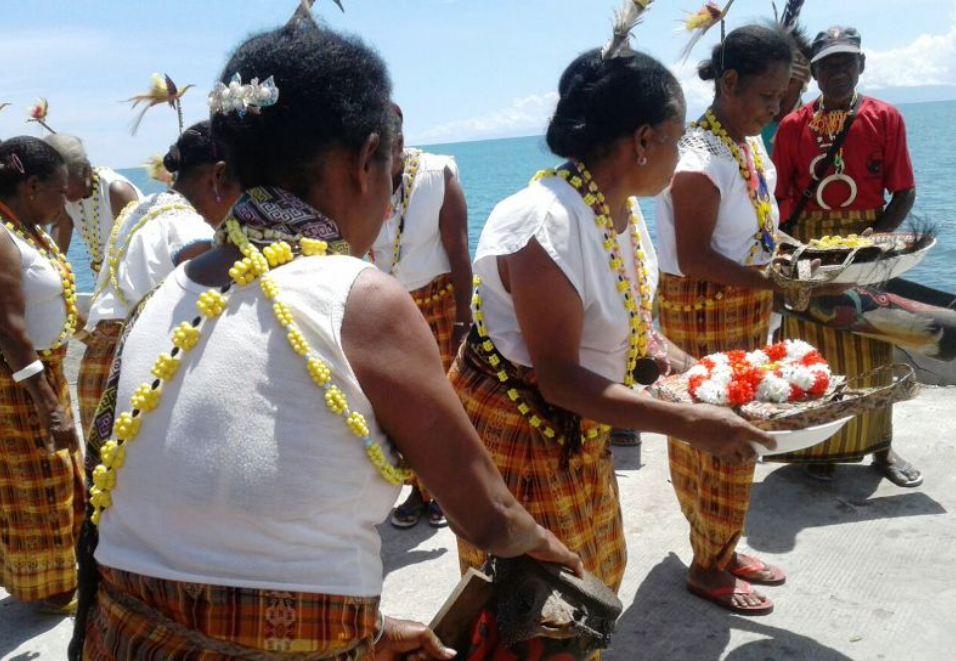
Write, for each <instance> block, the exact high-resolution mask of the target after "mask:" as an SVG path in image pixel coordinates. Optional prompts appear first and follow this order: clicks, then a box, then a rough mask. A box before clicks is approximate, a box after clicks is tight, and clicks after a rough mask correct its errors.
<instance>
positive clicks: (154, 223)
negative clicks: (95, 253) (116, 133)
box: [77, 121, 239, 432]
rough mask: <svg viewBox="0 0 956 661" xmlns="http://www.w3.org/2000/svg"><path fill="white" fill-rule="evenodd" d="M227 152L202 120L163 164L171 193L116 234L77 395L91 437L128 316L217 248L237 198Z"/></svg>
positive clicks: (152, 201)
mask: <svg viewBox="0 0 956 661" xmlns="http://www.w3.org/2000/svg"><path fill="white" fill-rule="evenodd" d="M223 158H224V156H223V154H222V148H221V147H218V148H217V146H216V144H215V142H214V141H213V139H212V136H211V135H210V131H209V122H208V121H203V122H199V123H198V124H194V125H193V126H191V127H189V128H188V129H186V131H184V132H183V134H182V135H181V136H180V137H179V140H177V141H176V143H175V144H174V145H172V146H171V147H170V149H169V153H167V154H166V156H165V158H164V163H165V165H166V169H167V170H169V171H170V172H172V173H174V174H175V177H176V179H175V181H174V183H173V186H172V188H171V189H170V190H168V191H163V192H162V193H154V194H152V195H148V196H146V197H144V198H143V199H141V200H139V201H138V202H136V203H133V204H130V205H129V206H127V207H126V209H124V210H123V212H122V213H121V214H120V216H119V217H118V218H117V219H116V223H115V224H114V226H113V230H112V231H111V232H110V236H109V241H108V242H107V249H106V253H105V263H104V265H103V268H102V269H101V270H100V273H99V276H98V278H97V281H96V289H95V290H94V294H93V301H92V303H91V304H90V312H89V315H88V317H87V322H86V331H87V333H88V336H87V338H86V340H85V343H86V351H85V352H84V353H83V360H82V362H81V363H80V374H79V378H78V380H77V394H78V396H79V400H80V421H81V423H82V425H83V427H82V428H83V430H84V432H86V431H87V430H88V429H89V426H90V424H91V423H92V422H93V417H94V414H95V412H96V407H97V405H98V404H99V401H100V397H101V396H102V394H103V389H104V388H105V387H106V379H107V377H108V376H109V371H110V365H111V364H112V362H113V354H114V352H115V350H116V342H117V340H118V339H119V334H120V331H121V330H122V326H123V321H124V320H125V319H126V317H127V315H129V313H130V312H132V311H133V310H134V309H136V306H137V304H138V303H139V302H140V300H141V299H142V298H143V297H144V296H146V294H148V293H149V292H150V291H152V289H153V288H154V287H155V286H156V285H158V284H159V283H160V282H162V281H163V279H165V278H166V276H167V275H169V274H170V273H172V271H173V269H175V268H176V267H177V266H178V265H179V264H181V263H182V262H185V261H186V260H188V259H191V258H193V257H195V256H196V255H200V254H202V253H203V252H205V251H206V250H208V249H209V248H211V247H212V239H213V234H214V232H215V228H217V227H219V224H220V223H221V222H222V219H223V218H225V216H226V214H227V213H229V209H230V208H231V207H232V205H233V203H234V202H235V201H236V199H237V198H238V197H239V187H238V185H237V184H236V183H235V182H234V181H233V180H232V178H230V177H229V176H228V175H227V174H226V164H225V163H224V162H223Z"/></svg>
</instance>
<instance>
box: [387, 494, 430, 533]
mask: <svg viewBox="0 0 956 661" xmlns="http://www.w3.org/2000/svg"><path fill="white" fill-rule="evenodd" d="M424 512H425V503H422V502H418V503H410V502H408V501H407V500H406V501H405V502H404V503H402V504H401V505H399V506H398V507H396V508H395V509H394V510H392V516H391V518H390V519H389V523H391V524H392V525H393V526H395V527H396V528H414V527H415V524H417V523H418V520H419V519H420V518H422V514H423V513H424Z"/></svg>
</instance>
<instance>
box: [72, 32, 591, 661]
mask: <svg viewBox="0 0 956 661" xmlns="http://www.w3.org/2000/svg"><path fill="white" fill-rule="evenodd" d="M221 81H222V84H220V85H217V87H216V88H215V89H214V90H213V93H212V94H211V96H210V106H211V108H212V109H213V118H212V123H213V125H212V128H213V133H214V134H215V135H217V136H220V137H221V138H222V140H223V142H224V144H225V145H226V146H227V162H228V164H229V168H230V170H231V171H233V172H235V173H236V175H237V177H238V179H239V182H240V184H241V185H242V188H243V190H244V194H243V196H242V197H241V198H240V200H239V202H238V203H237V204H236V205H235V207H234V209H233V213H232V215H231V216H230V217H229V218H227V219H226V221H225V223H224V224H223V227H222V228H221V229H220V232H219V234H218V245H217V246H216V247H215V248H214V249H213V250H211V251H209V252H207V253H205V254H203V255H201V256H199V257H197V258H195V259H193V260H191V261H189V262H188V263H186V264H184V265H181V266H180V267H179V268H178V269H177V270H176V271H175V272H174V273H173V274H172V275H171V276H170V277H169V278H167V279H166V281H165V282H164V283H163V284H162V285H161V286H160V287H159V289H158V290H157V291H156V292H155V293H154V294H153V296H152V297H151V298H150V300H149V301H147V302H146V304H145V305H144V306H143V307H142V309H141V312H140V316H139V318H137V319H133V320H131V321H130V324H129V331H128V334H127V335H126V339H125V340H124V343H125V344H123V345H121V347H120V354H119V359H118V360H119V364H120V365H121V370H120V373H119V379H118V383H117V393H118V394H117V397H116V401H117V407H116V412H117V416H116V420H117V422H116V424H115V425H114V434H113V435H112V438H110V439H109V440H108V441H106V439H100V438H97V437H96V436H95V435H94V436H91V439H90V444H89V448H88V449H89V452H90V454H91V456H93V457H94V458H96V459H98V460H100V461H102V462H103V463H102V464H101V465H99V466H97V467H96V469H95V470H94V471H93V481H94V485H95V486H94V488H93V489H92V490H91V503H92V505H93V512H92V515H91V517H90V519H89V523H90V525H89V526H88V527H87V528H86V531H85V533H84V535H85V538H84V541H83V542H81V546H82V547H83V554H82V555H83V558H82V564H81V567H82V569H81V572H82V573H83V575H84V579H83V581H81V609H80V614H79V615H78V619H77V630H78V633H80V634H85V641H84V643H83V645H82V646H81V645H80V640H79V639H77V641H76V642H75V644H74V646H73V650H74V654H75V655H77V656H78V655H79V652H80V649H81V647H82V651H83V654H84V658H86V659H90V660H94V661H95V660H97V659H106V658H126V659H154V658H198V656H199V655H200V654H201V655H202V658H203V659H207V660H208V661H215V660H218V659H231V658H257V659H271V658H274V659H282V658H287V655H288V653H292V652H296V653H300V654H301V655H303V657H305V658H310V659H326V658H327V659H364V658H367V657H368V656H369V655H371V654H374V653H375V651H376V648H378V649H377V653H378V654H380V655H381V657H382V658H386V659H387V658H393V655H394V654H397V653H402V652H410V651H413V650H416V649H421V648H424V649H425V650H427V651H428V652H429V653H430V654H431V655H433V656H435V657H436V658H443V659H448V658H451V655H452V653H451V651H450V650H446V649H445V648H443V647H442V645H441V644H440V642H439V641H437V639H436V638H435V636H434V634H433V633H432V632H431V631H430V630H428V629H427V628H426V627H424V626H423V625H418V624H414V623H408V622H404V621H400V620H393V619H391V618H385V617H380V616H379V610H378V604H379V599H380V594H381V587H382V565H381V559H380V540H379V537H378V533H377V531H376V530H375V525H376V524H378V523H380V522H381V521H383V520H384V519H385V517H386V516H387V515H388V512H389V510H390V508H391V505H392V503H393V502H394V500H395V498H396V497H397V496H398V493H399V489H400V484H401V482H402V481H403V480H404V479H405V478H406V477H407V473H406V472H405V470H404V469H403V466H404V464H405V462H407V465H408V466H410V467H411V468H413V469H414V470H415V471H416V473H417V474H418V475H419V477H420V478H421V479H422V480H423V481H424V482H425V484H427V486H428V488H429V489H430V490H432V491H433V492H434V493H435V494H436V496H437V497H438V498H440V499H441V502H442V503H443V504H444V505H445V510H446V514H447V516H448V518H449V520H450V521H451V523H452V525H453V526H455V528H456V530H457V531H458V532H459V533H460V534H461V535H463V536H465V537H466V538H468V539H470V540H471V541H472V542H473V543H475V544H477V545H478V546H480V547H482V548H485V549H487V550H488V551H491V552H493V553H495V554H498V555H500V556H503V557H511V556H515V555H520V554H524V553H530V554H531V555H533V556H535V557H537V558H539V559H544V560H549V561H553V562H559V563H562V564H565V565H568V566H571V567H574V568H576V569H578V568H579V567H580V563H579V561H578V559H577V557H576V556H574V555H573V554H571V553H570V552H569V551H568V550H567V549H566V548H565V547H564V546H563V545H561V544H560V543H559V542H557V540H556V539H555V538H554V536H553V535H551V534H550V533H548V532H547V531H546V530H544V529H543V528H541V527H540V526H538V525H537V524H535V522H534V520H533V519H532V518H531V516H530V515H529V514H528V513H527V512H526V511H525V510H524V509H523V508H522V507H521V506H520V505H519V504H518V503H517V502H516V501H515V499H514V498H513V497H512V496H511V495H510V494H509V492H508V490H507V488H506V487H505V485H504V484H503V483H502V481H501V478H500V476H499V475H498V473H497V471H496V470H495V468H494V464H493V463H492V462H491V459H490V458H489V457H488V455H487V453H486V452H485V451H484V450H483V448H482V447H481V442H480V441H479V439H478V437H477V435H476V434H475V432H474V430H473V429H472V428H471V427H470V425H469V424H468V419H467V417H466V416H465V414H464V411H462V409H461V405H460V404H459V402H458V400H457V398H456V397H455V394H454V392H453V391H452V390H451V387H450V386H449V384H448V381H447V379H446V378H445V375H444V372H443V371H442V368H441V363H440V361H439V358H438V352H437V351H436V350H435V344H434V340H433V339H432V337H431V334H430V333H429V331H428V328H427V326H426V325H425V323H424V321H423V320H422V318H421V314H420V313H419V312H418V309H417V308H416V307H415V305H414V303H413V302H412V301H411V300H410V299H409V297H408V295H407V293H406V292H405V290H404V288H403V287H402V286H401V285H400V284H399V283H397V282H396V281H395V280H394V279H393V278H391V277H389V276H387V275H385V274H382V273H379V272H378V271H377V269H375V268H373V267H372V265H371V264H368V263H365V262H363V261H361V259H359V258H358V257H355V256H363V255H365V254H366V253H367V252H368V250H369V249H370V248H371V245H372V241H373V240H374V238H375V236H376V234H378V231H379V228H380V226H381V222H382V218H383V216H384V212H385V208H386V205H387V203H388V198H389V194H390V185H389V168H390V164H391V153H390V149H391V136H390V134H389V123H388V114H389V112H390V101H389V93H390V91H391V90H390V87H391V86H390V83H389V78H388V73H387V71H386V69H385V65H384V63H383V62H382V61H381V59H380V58H379V57H378V56H377V55H376V54H375V53H374V52H372V51H371V50H370V49H368V48H367V47H366V46H365V45H364V44H362V43H361V42H360V41H359V40H358V39H357V38H352V37H344V36H341V35H339V34H337V33H335V32H332V31H329V30H326V29H323V28H320V27H318V26H317V25H315V24H314V23H311V22H302V23H300V24H298V25H291V26H286V27H283V28H279V29H277V30H273V31H270V32H266V33H263V34H260V35H257V36H254V37H252V38H250V39H249V40H248V41H246V42H245V43H243V44H242V45H241V46H240V47H239V48H238V50H237V51H236V52H235V53H234V54H233V56H232V57H231V59H230V60H229V62H228V64H227V65H226V67H225V69H224V71H223V74H222V77H221ZM246 81H254V84H253V83H247V82H246ZM233 83H234V84H233ZM244 85H246V86H245V87H244ZM273 85H275V86H277V88H278V89H276V88H275V87H273ZM174 346H175V348H173V347H174ZM133 410H135V411H136V412H137V413H136V415H135V416H132V415H131V413H132V411H133ZM104 441H105V442H104ZM94 529H95V530H97V531H98V536H99V542H98V545H95V544H93V543H92V540H93V539H94V538H95V535H93V534H92V532H93V530H94ZM88 533H89V535H87V534H88ZM94 547H95V560H96V562H97V563H98V572H99V579H100V580H99V587H98V588H97V589H96V590H95V592H88V591H87V590H88V588H92V587H94V585H93V584H92V583H87V581H86V577H87V576H88V574H87V573H86V571H87V568H88V567H89V565H88V564H87V563H88V562H89V561H90V560H91V558H90V557H89V556H88V555H87V554H88V553H89V552H90V551H92V550H93V548H94ZM94 571H95V569H94ZM90 576H92V574H90ZM88 600H95V603H94V604H93V605H92V610H91V611H89V612H87V611H86V610H85V605H86V604H87V603H88ZM306 655H307V657H306Z"/></svg>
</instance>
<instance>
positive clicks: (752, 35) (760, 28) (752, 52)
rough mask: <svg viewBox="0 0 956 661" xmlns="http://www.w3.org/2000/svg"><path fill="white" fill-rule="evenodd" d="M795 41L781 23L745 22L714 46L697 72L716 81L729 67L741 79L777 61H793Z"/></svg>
mask: <svg viewBox="0 0 956 661" xmlns="http://www.w3.org/2000/svg"><path fill="white" fill-rule="evenodd" d="M791 43H792V42H791V38H790V36H789V35H788V34H787V32H786V31H785V30H784V29H783V28H782V27H780V25H779V24H776V23H774V24H772V25H756V24H755V25H745V26H743V27H739V28H737V29H736V30H733V31H732V32H730V33H729V34H728V35H727V38H726V39H724V41H723V42H722V43H720V44H717V45H716V46H714V50H713V52H712V53H711V56H710V59H709V60H704V61H703V62H701V63H700V64H699V65H698V67H697V74H698V75H699V76H700V79H701V80H705V81H706V80H713V81H716V80H718V79H719V78H720V77H721V76H722V75H724V73H726V72H727V71H736V72H737V75H738V76H739V77H740V79H741V80H745V79H747V78H751V77H754V76H760V75H762V74H764V73H766V72H767V70H768V69H769V68H770V67H771V66H772V65H774V64H777V63H780V62H783V63H785V64H790V63H791V62H792V61H793V50H792V48H791V45H790V44H791ZM718 93H719V88H718Z"/></svg>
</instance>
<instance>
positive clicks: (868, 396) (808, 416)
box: [648, 365, 919, 431]
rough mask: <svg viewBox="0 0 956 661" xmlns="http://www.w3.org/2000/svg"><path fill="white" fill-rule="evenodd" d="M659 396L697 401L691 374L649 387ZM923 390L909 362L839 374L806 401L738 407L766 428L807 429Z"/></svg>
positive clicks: (774, 429) (887, 404)
mask: <svg viewBox="0 0 956 661" xmlns="http://www.w3.org/2000/svg"><path fill="white" fill-rule="evenodd" d="M887 376H890V377H891V379H890V384H889V385H885V386H876V387H865V386H864V384H866V383H867V382H868V381H869V380H870V379H874V378H886V377H887ZM648 390H649V391H650V394H652V395H654V396H655V397H657V398H658V399H663V400H665V401H669V402H677V403H682V404H693V403H694V400H693V398H692V397H691V395H690V393H689V392H688V390H687V377H686V376H685V375H683V374H675V375H674V376H670V377H668V378H666V379H662V380H660V381H658V382H657V383H656V384H654V385H653V386H651V387H650V388H649V389H648ZM917 394H919V384H918V383H917V381H916V375H915V373H914V372H913V368H912V367H910V366H909V365H887V366H884V367H878V368H877V369H875V370H871V371H869V372H865V373H863V374H860V375H859V376H856V377H853V378H852V379H844V378H843V377H839V376H835V377H832V378H831V379H830V389H829V390H828V391H827V393H826V394H825V395H824V396H823V397H821V398H819V399H814V400H809V401H804V402H787V403H783V404H775V403H770V402H751V403H750V404H745V405H743V406H741V407H739V408H737V409H735V411H736V412H737V414H738V415H740V416H741V417H743V418H745V419H747V420H748V421H750V423H751V424H752V425H754V426H755V427H759V428H760V429H764V430H766V431H788V430H798V429H806V428H807V427H814V426H816V425H822V424H826V423H828V422H833V421H835V420H839V419H841V418H845V417H847V416H853V415H859V414H860V413H863V412H865V411H869V410H872V409H877V408H883V407H885V406H890V405H892V404H895V403H896V402H902V401H906V400H908V399H913V398H914V397H916V395H917Z"/></svg>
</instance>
